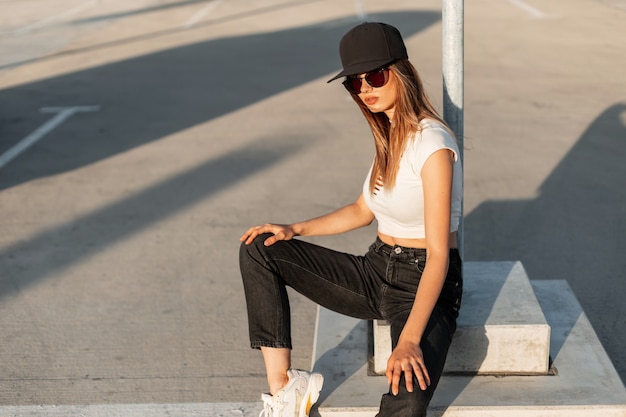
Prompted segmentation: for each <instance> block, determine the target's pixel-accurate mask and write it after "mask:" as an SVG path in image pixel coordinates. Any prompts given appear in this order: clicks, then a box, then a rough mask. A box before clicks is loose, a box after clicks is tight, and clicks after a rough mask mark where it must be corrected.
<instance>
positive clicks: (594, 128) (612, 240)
mask: <svg viewBox="0 0 626 417" xmlns="http://www.w3.org/2000/svg"><path fill="white" fill-rule="evenodd" d="M545 140H550V138H545ZM537 152H541V149H537ZM624 155H626V103H617V104H614V105H613V106H611V107H609V108H607V109H606V110H605V111H604V112H603V113H602V114H600V115H599V116H598V117H597V118H596V119H595V120H594V121H593V122H592V123H591V125H590V126H589V127H588V128H587V130H586V131H585V132H584V133H583V135H582V136H581V137H580V139H579V140H578V142H577V143H576V144H575V145H574V147H573V148H572V149H571V150H570V151H569V152H568V154H567V155H566V156H565V158H563V160H562V161H561V162H560V163H559V165H557V167H556V168H555V169H554V171H553V172H552V173H551V174H550V176H549V177H548V178H547V179H546V181H545V182H544V183H543V184H542V186H541V188H540V190H539V195H538V197H537V198H535V199H533V200H522V201H488V202H486V203H483V204H481V205H480V206H478V207H477V208H476V209H475V210H473V211H472V212H471V213H468V214H467V215H466V219H465V229H464V230H465V246H464V247H465V248H466V249H465V250H466V252H465V259H466V260H470V261H477V260H480V261H488V260H499V261H500V260H520V261H522V263H523V265H524V268H526V270H527V272H528V275H529V277H530V278H531V279H565V280H567V281H568V283H569V284H570V286H571V287H572V289H573V290H574V292H575V293H576V296H577V297H578V298H579V300H580V303H581V305H582V307H583V309H584V310H585V313H586V314H587V316H588V317H589V319H590V321H591V323H592V325H593V327H594V329H595V330H596V332H597V333H598V336H599V338H600V340H601V341H602V343H603V344H604V347H605V349H606V350H607V352H608V353H609V356H611V358H612V359H613V361H614V364H615V366H616V368H617V370H618V372H619V373H620V376H621V378H622V380H624V379H625V377H626V363H618V362H617V360H619V358H620V357H621V356H622V355H623V353H622V351H623V345H624V343H626V335H625V334H624V331H623V330H624V325H625V322H624V315H625V314H626V308H625V307H624V303H623V295H624V294H625V293H626V280H625V278H626V276H625V273H624V271H626V256H624V255H623V254H622V253H621V248H622V246H623V245H622V242H623V239H624V236H626V222H625V221H624V215H625V214H626V181H625V178H626V164H624ZM594 306H595V308H594ZM607 308H608V309H610V310H612V311H614V314H609V315H607ZM617 329H621V331H616V330H617Z"/></svg>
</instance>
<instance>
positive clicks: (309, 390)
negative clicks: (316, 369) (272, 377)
mask: <svg viewBox="0 0 626 417" xmlns="http://www.w3.org/2000/svg"><path fill="white" fill-rule="evenodd" d="M287 376H288V377H289V382H287V385H285V387H284V388H282V389H281V390H280V391H278V392H277V393H276V395H274V396H271V395H269V394H262V395H261V399H262V400H263V411H261V414H259V417H308V415H309V412H310V411H311V407H312V406H313V404H315V402H316V401H317V399H318V398H319V396H320V391H321V389H322V385H323V384H324V377H323V376H322V375H321V374H318V373H311V372H306V371H301V370H299V369H290V370H288V371H287Z"/></svg>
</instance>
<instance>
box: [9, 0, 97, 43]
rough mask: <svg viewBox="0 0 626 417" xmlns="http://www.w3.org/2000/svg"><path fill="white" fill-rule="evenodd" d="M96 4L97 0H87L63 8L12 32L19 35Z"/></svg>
mask: <svg viewBox="0 0 626 417" xmlns="http://www.w3.org/2000/svg"><path fill="white" fill-rule="evenodd" d="M96 4H98V0H91V1H88V2H84V3H81V4H79V5H78V6H75V7H72V8H71V9H68V10H65V11H64V12H62V13H58V14H55V15H52V16H49V17H47V18H45V19H43V20H40V21H38V22H35V23H32V24H30V25H28V26H24V27H22V28H20V29H17V30H16V31H14V32H13V33H15V34H17V35H21V34H23V33H28V32H31V31H33V30H36V29H39V28H42V27H44V26H47V25H49V24H51V23H54V22H56V21H57V20H61V19H64V18H67V17H70V16H73V15H75V14H78V13H80V12H82V11H83V10H86V9H88V8H90V7H93V6H95V5H96Z"/></svg>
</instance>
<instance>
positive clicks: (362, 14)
mask: <svg viewBox="0 0 626 417" xmlns="http://www.w3.org/2000/svg"><path fill="white" fill-rule="evenodd" d="M354 6H355V7H356V15H357V17H358V18H359V19H360V20H365V19H367V12H366V11H365V6H364V5H363V0H355V4H354Z"/></svg>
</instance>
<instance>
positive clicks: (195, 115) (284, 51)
mask: <svg viewBox="0 0 626 417" xmlns="http://www.w3.org/2000/svg"><path fill="white" fill-rule="evenodd" d="M370 18H371V19H372V20H374V19H378V20H382V21H386V22H390V23H392V24H394V25H396V26H397V27H398V28H399V29H400V30H401V31H402V32H403V34H404V35H405V36H407V37H408V36H412V35H414V34H415V33H416V32H419V31H421V30H423V29H425V28H426V27H428V26H430V25H431V24H433V23H435V22H436V21H438V19H439V15H438V14H437V13H435V12H414V11H410V12H404V13H401V12H398V13H387V14H380V15H372V16H370ZM356 23H357V21H356V20H355V19H354V18H351V19H345V20H338V21H329V22H325V23H323V24H318V25H312V26H305V27H299V28H296V29H289V30H282V31H277V32H270V33H261V34H255V35H250V36H239V37H231V38H223V39H218V40H211V41H207V42H201V43H196V44H192V45H188V46H183V47H178V48H174V49H170V50H166V51H162V52H157V53H152V54H149V55H144V56H140V57H136V58H133V59H128V60H125V61H122V62H116V63H112V64H108V65H103V66H100V67H97V68H93V69H88V70H84V71H79V72H74V73H71V74H68V75H63V76H59V77H55V78H50V79H46V80H43V81H39V82H34V83H30V84H26V85H20V86H18V87H14V88H10V89H5V90H3V91H0V114H2V115H3V118H4V119H5V120H4V123H1V124H0V138H2V139H0V152H4V151H5V150H6V149H8V148H9V147H10V146H12V145H13V144H14V143H16V142H17V141H19V140H20V139H22V138H24V137H26V136H27V135H28V134H30V133H31V132H32V131H34V130H35V129H36V128H37V127H38V126H39V125H41V124H42V123H43V121H45V120H46V119H45V118H42V116H41V115H38V114H37V111H38V110H39V109H40V108H42V107H57V106H72V105H83V104H95V105H98V106H101V111H100V112H98V113H97V116H94V115H89V116H88V117H81V118H76V119H72V120H73V123H78V122H83V123H85V126H84V127H83V128H82V129H74V131H72V132H67V131H65V132H64V131H63V129H62V128H63V126H61V128H60V129H57V130H56V131H55V132H53V133H52V134H49V135H48V136H46V137H45V138H44V139H43V140H42V142H45V146H41V145H40V144H37V145H35V146H34V147H33V148H31V149H30V150H29V152H28V153H26V154H23V155H21V156H20V157H18V159H16V160H14V161H13V162H12V163H11V164H9V165H7V166H6V167H4V168H3V171H2V176H1V177H0V190H2V189H6V188H9V187H13V186H15V185H18V184H20V183H23V182H26V181H30V180H32V179H35V178H39V177H44V176H48V175H54V174H58V173H61V172H65V171H68V170H72V169H76V168H79V167H81V166H85V165H88V164H91V163H93V162H95V161H99V160H101V159H104V158H108V157H110V156H112V155H115V154H118V153H122V152H125V151H127V150H129V149H132V148H135V147H137V146H141V145H143V144H146V143H149V142H151V141H154V140H158V139H160V138H162V137H165V136H167V135H170V134H172V133H174V132H178V131H181V130H184V129H187V128H189V127H191V126H195V125H198V124H200V123H204V122H207V121H209V120H212V119H214V118H216V117H219V116H222V115H225V114H228V113H230V112H233V111H235V110H237V109H240V108H242V107H245V106H248V105H251V104H253V103H256V102H258V101H260V100H263V99H266V98H268V97H271V96H273V95H275V94H278V93H280V92H283V91H286V90H289V89H291V88H294V87H297V86H299V85H302V84H304V83H307V82H309V81H311V80H314V79H316V78H319V77H321V76H324V75H325V74H330V73H333V72H334V71H338V70H339V69H340V62H339V57H338V46H337V45H338V41H339V39H340V38H341V36H342V35H343V34H344V33H345V32H346V31H347V30H348V29H349V28H351V27H352V26H354V25H355V24H356ZM48 117H49V116H48ZM31 118H32V119H31ZM242 122H243V121H242ZM59 132H63V133H64V134H58V133H59ZM55 133H57V134H55ZM42 153H43V154H44V155H43V157H42ZM45 153H49V155H45ZM46 156H49V157H46ZM35 161H36V162H35Z"/></svg>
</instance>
